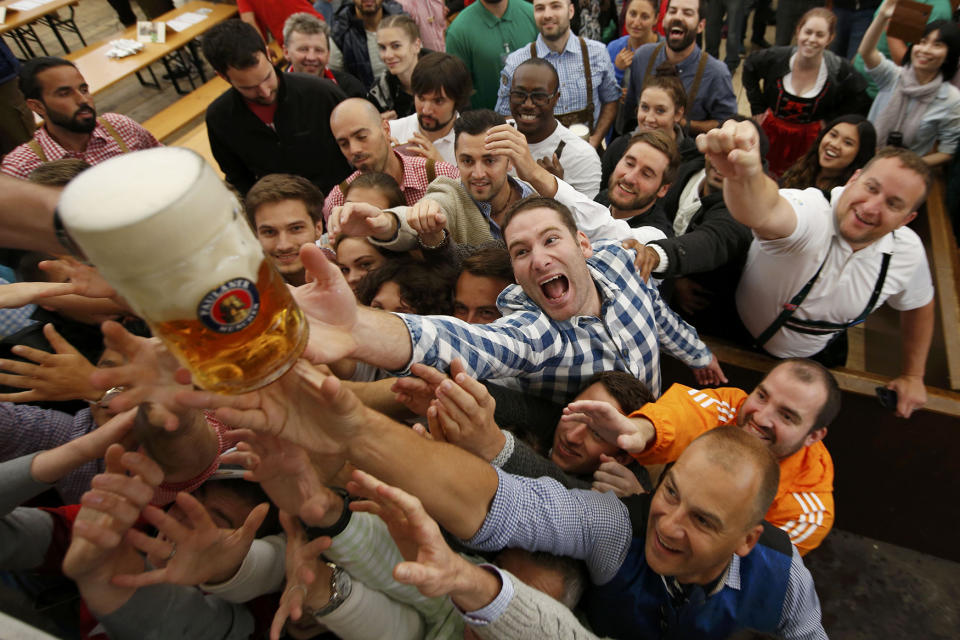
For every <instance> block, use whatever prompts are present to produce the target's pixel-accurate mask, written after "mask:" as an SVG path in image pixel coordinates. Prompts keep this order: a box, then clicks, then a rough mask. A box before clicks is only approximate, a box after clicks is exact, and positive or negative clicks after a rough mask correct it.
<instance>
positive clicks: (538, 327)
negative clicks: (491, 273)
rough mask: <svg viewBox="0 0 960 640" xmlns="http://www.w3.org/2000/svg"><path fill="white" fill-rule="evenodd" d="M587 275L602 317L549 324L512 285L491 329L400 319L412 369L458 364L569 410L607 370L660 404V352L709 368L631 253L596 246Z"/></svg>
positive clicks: (705, 352)
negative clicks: (642, 386)
mask: <svg viewBox="0 0 960 640" xmlns="http://www.w3.org/2000/svg"><path fill="white" fill-rule="evenodd" d="M587 267H588V268H589V270H590V274H591V275H592V276H593V281H594V283H595V284H596V285H597V289H598V291H599V293H600V300H601V309H600V317H596V316H574V317H573V318H571V319H569V320H565V321H563V322H557V321H554V320H552V319H551V318H550V317H549V316H547V314H546V313H544V311H543V310H542V309H541V308H540V307H538V306H537V305H536V304H535V303H534V302H533V301H532V300H531V299H530V298H529V297H528V296H527V294H525V293H524V292H523V289H521V288H520V286H519V285H511V286H509V287H507V288H506V289H505V290H504V291H503V292H502V293H501V294H500V297H499V298H498V299H497V306H498V307H499V308H500V311H501V312H502V313H503V314H504V317H502V318H500V319H499V320H497V321H495V322H493V323H491V324H486V325H474V324H467V323H466V322H462V321H460V320H456V319H454V318H447V317H445V316H433V317H423V316H415V315H404V314H399V315H400V317H401V318H402V319H403V321H404V322H406V324H407V328H408V330H409V331H410V338H411V341H412V343H413V358H412V359H411V361H410V364H413V363H414V362H423V363H425V364H428V365H431V366H435V367H438V368H440V369H443V370H446V369H448V368H449V366H450V362H451V361H452V360H453V359H454V358H457V357H462V358H463V359H464V361H465V362H466V365H467V373H468V374H470V375H472V376H474V377H475V378H478V379H480V380H488V379H491V378H509V377H514V376H517V377H518V378H519V380H518V381H519V383H520V384H521V386H523V387H524V388H525V390H529V391H532V392H534V393H537V394H539V395H542V396H545V397H548V398H552V399H553V400H555V401H558V402H567V401H568V400H569V399H570V398H572V397H573V396H574V395H576V394H577V393H579V392H580V390H581V387H582V386H583V383H584V381H585V380H587V378H589V377H590V376H592V375H593V374H594V373H596V372H598V371H610V370H612V369H615V370H618V371H627V372H629V373H631V374H632V375H634V376H635V377H637V378H638V379H640V380H642V381H643V382H644V383H646V385H647V386H648V387H649V389H650V391H651V392H652V393H653V394H654V395H656V396H659V395H660V347H662V348H664V349H666V351H667V352H668V353H670V354H671V355H673V356H675V357H676V358H678V359H680V360H681V361H683V362H685V363H686V364H687V365H689V366H691V367H705V366H707V365H708V364H709V363H710V357H711V354H710V350H709V349H708V348H707V346H706V345H705V344H704V343H703V342H702V341H701V340H700V338H699V337H697V332H696V330H695V329H694V328H693V327H691V326H690V325H688V324H687V323H686V322H684V321H683V320H681V319H680V318H679V316H677V315H676V313H674V312H673V310H672V309H670V307H668V306H667V305H666V303H664V302H663V300H662V299H661V298H660V294H659V292H658V291H657V290H656V289H655V288H652V287H649V286H648V285H647V283H646V282H644V281H643V280H641V279H640V278H639V277H638V276H637V273H636V268H635V267H634V265H633V252H631V251H627V250H626V249H623V248H622V247H620V245H618V244H616V243H612V242H601V243H596V244H595V245H594V254H593V256H591V257H590V258H588V259H587ZM408 368H409V365H408ZM400 373H401V374H407V373H409V371H408V370H405V371H403V372H400Z"/></svg>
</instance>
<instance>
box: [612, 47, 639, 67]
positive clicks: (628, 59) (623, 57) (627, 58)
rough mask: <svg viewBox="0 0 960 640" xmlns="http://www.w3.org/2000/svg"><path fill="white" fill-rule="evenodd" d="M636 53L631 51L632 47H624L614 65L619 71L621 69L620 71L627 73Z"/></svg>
mask: <svg viewBox="0 0 960 640" xmlns="http://www.w3.org/2000/svg"><path fill="white" fill-rule="evenodd" d="M634 53H635V50H634V49H631V48H630V47H624V48H623V49H620V53H618V54H617V57H616V58H614V60H613V64H615V65H616V66H617V69H620V71H625V70H626V69H627V67H629V66H630V64H631V63H632V62H633V54H634Z"/></svg>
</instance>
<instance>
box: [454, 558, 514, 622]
mask: <svg viewBox="0 0 960 640" xmlns="http://www.w3.org/2000/svg"><path fill="white" fill-rule="evenodd" d="M478 566H480V567H481V568H483V569H486V570H487V571H489V572H490V573H495V574H497V575H498V576H500V584H501V585H502V586H501V587H500V593H498V594H497V597H496V598H494V599H493V602H491V603H490V604H488V605H487V606H485V607H483V608H482V609H477V610H476V611H461V612H460V615H462V616H463V619H464V620H465V621H466V622H467V624H472V625H474V626H484V625H488V624H490V623H491V622H496V620H497V619H498V618H499V617H500V616H502V615H503V614H504V613H505V612H506V610H507V607H508V606H510V601H511V600H513V593H514V590H513V581H511V580H510V577H509V576H508V575H507V574H506V573H504V572H503V571H502V570H501V569H500V568H499V567H495V566H494V565H492V564H481V565H478Z"/></svg>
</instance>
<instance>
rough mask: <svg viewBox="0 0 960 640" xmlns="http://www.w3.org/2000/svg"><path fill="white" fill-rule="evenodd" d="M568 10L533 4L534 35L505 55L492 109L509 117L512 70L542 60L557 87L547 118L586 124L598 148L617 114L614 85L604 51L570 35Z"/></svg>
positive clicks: (565, 3)
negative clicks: (549, 67)
mask: <svg viewBox="0 0 960 640" xmlns="http://www.w3.org/2000/svg"><path fill="white" fill-rule="evenodd" d="M573 11H574V9H573V3H572V2H571V0H533V19H534V21H535V22H536V23H537V30H538V31H539V32H540V35H538V36H537V39H536V40H534V41H533V42H531V43H530V44H529V45H528V46H525V47H521V48H519V49H517V50H516V51H514V52H513V53H511V54H510V55H509V56H507V60H506V64H505V65H504V67H503V71H501V72H500V90H499V92H498V93H497V107H496V110H497V111H499V112H500V113H502V114H504V115H507V114H508V113H510V107H511V105H510V91H511V89H512V81H513V74H514V71H515V70H516V69H517V67H518V66H520V64H521V63H522V62H524V61H526V60H529V59H530V58H542V59H544V60H546V61H547V62H549V63H550V64H552V65H553V67H554V69H556V71H557V74H558V75H559V78H560V82H559V86H561V87H563V90H562V91H560V93H559V96H558V97H557V100H556V103H555V104H554V105H553V113H554V114H555V115H556V116H557V119H558V120H559V121H560V122H561V123H562V124H563V125H564V126H567V127H569V126H571V125H573V124H583V125H586V126H587V127H588V128H589V130H590V139H589V140H588V142H589V143H590V144H591V145H592V146H593V147H594V148H598V147H599V146H600V142H601V141H602V140H603V138H604V136H606V135H607V131H608V130H609V129H610V125H612V124H613V120H614V118H615V117H616V115H617V105H618V104H619V102H620V85H619V84H617V79H616V77H615V76H614V72H613V63H612V62H611V61H610V56H609V55H608V54H607V49H606V46H605V45H604V44H603V43H602V42H597V41H596V40H589V39H587V38H580V37H577V36H573V35H572V33H571V31H570V19H571V18H573Z"/></svg>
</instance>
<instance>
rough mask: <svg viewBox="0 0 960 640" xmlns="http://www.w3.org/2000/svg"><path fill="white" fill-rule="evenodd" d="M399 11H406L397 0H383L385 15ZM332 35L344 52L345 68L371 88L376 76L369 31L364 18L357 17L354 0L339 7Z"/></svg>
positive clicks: (332, 25) (332, 27)
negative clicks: (371, 61)
mask: <svg viewBox="0 0 960 640" xmlns="http://www.w3.org/2000/svg"><path fill="white" fill-rule="evenodd" d="M397 13H404V11H403V7H401V6H400V3H398V2H397V0H383V16H384V17H386V16H392V15H394V14H397ZM330 35H331V37H332V38H333V41H334V42H336V43H337V47H339V48H340V52H341V53H343V67H344V69H345V70H347V71H349V72H350V73H352V74H353V75H355V76H357V77H358V78H360V81H361V82H362V83H363V86H364V88H365V89H367V90H369V89H370V87H371V86H373V80H374V77H373V67H372V66H371V65H370V55H369V52H368V51H367V31H366V29H364V28H363V20H361V19H360V18H358V17H357V12H356V5H355V4H354V3H353V2H352V1H351V2H343V3H341V5H340V6H339V7H337V10H336V12H335V13H334V14H333V23H332V24H331V25H330Z"/></svg>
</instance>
